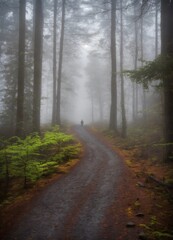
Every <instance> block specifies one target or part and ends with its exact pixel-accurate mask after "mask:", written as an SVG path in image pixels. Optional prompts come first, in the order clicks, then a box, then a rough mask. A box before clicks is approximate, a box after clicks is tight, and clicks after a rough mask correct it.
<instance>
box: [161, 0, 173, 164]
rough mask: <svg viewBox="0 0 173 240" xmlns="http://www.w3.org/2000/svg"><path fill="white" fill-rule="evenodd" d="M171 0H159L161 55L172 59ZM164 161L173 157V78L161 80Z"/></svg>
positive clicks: (172, 3) (172, 15) (172, 16)
mask: <svg viewBox="0 0 173 240" xmlns="http://www.w3.org/2000/svg"><path fill="white" fill-rule="evenodd" d="M172 26H173V0H161V55H162V56H163V57H170V58H173V28H172ZM163 85H164V111H165V114H164V117H165V140H166V143H167V145H166V159H167V160H169V159H170V158H172V156H173V76H172V74H169V75H168V76H165V78H164V79H163Z"/></svg>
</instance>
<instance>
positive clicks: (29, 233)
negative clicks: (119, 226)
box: [5, 126, 123, 240]
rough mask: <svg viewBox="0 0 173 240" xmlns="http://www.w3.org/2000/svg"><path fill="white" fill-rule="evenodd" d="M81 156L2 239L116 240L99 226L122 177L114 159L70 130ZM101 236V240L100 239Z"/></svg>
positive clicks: (89, 137)
mask: <svg viewBox="0 0 173 240" xmlns="http://www.w3.org/2000/svg"><path fill="white" fill-rule="evenodd" d="M74 131H75V132H76V134H77V136H79V138H80V139H81V140H82V142H83V143H84V145H85V154H84V156H83V158H82V159H81V161H80V162H79V164H78V165H77V166H76V167H75V168H73V169H72V170H71V171H70V173H68V174H67V175H65V176H64V177H62V178H61V179H59V180H58V181H56V182H55V183H53V184H52V185H50V186H49V187H48V188H46V189H45V190H44V191H43V192H42V193H41V194H40V196H39V198H38V199H37V200H36V201H34V203H33V206H32V209H30V211H28V212H27V213H26V214H25V215H24V216H23V217H22V218H21V220H20V223H19V224H16V226H15V228H14V229H13V231H12V232H11V233H10V235H9V236H7V237H6V238H5V239H17V240H25V239H32V240H36V239H37V240H38V239H40V240H43V239H51V240H54V239H56V240H64V239H68V240H82V239H83V240H101V239H118V236H116V229H112V233H111V237H110V233H109V236H106V234H105V233H103V232H104V229H103V222H104V220H105V218H106V216H107V214H106V213H107V210H108V209H109V207H110V206H111V204H112V203H113V201H114V200H115V198H118V196H117V187H118V184H119V177H120V175H121V174H123V172H122V170H123V168H122V163H121V160H120V159H119V157H118V155H116V153H115V152H114V151H112V150H111V149H110V148H109V147H108V146H106V145H105V144H104V143H102V142H101V141H99V139H97V138H96V137H95V136H94V135H93V134H92V133H91V132H90V131H88V130H87V129H86V128H84V127H82V126H76V127H74ZM103 235H104V236H103Z"/></svg>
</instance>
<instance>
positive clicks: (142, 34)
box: [140, 0, 147, 122]
mask: <svg viewBox="0 0 173 240" xmlns="http://www.w3.org/2000/svg"><path fill="white" fill-rule="evenodd" d="M143 1H144V0H142V4H143ZM143 17H144V16H143V13H142V14H141V19H140V27H141V36H140V37H141V67H143V65H144V64H143V63H144V37H143V36H144V19H143ZM142 90H143V99H142V107H143V119H144V122H146V118H147V106H146V90H145V86H144V84H143V86H142Z"/></svg>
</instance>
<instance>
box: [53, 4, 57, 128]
mask: <svg viewBox="0 0 173 240" xmlns="http://www.w3.org/2000/svg"><path fill="white" fill-rule="evenodd" d="M57 3H58V1H57V0H54V24H53V25H54V27H53V29H54V34H53V106H52V125H54V124H55V123H56V92H57V90H56V88H57V83H56V81H57V78H56V77H57V75H56V71H57V65H56V64H57V60H56V40H57Z"/></svg>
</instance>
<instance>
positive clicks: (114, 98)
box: [109, 0, 117, 132]
mask: <svg viewBox="0 0 173 240" xmlns="http://www.w3.org/2000/svg"><path fill="white" fill-rule="evenodd" d="M115 34H116V0H111V66H112V75H111V109H110V123H109V128H110V130H113V131H115V132H117V76H116V71H117V70H116V37H115Z"/></svg>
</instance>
